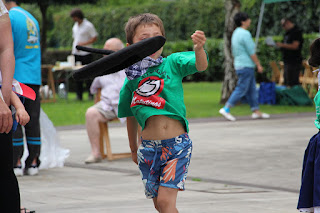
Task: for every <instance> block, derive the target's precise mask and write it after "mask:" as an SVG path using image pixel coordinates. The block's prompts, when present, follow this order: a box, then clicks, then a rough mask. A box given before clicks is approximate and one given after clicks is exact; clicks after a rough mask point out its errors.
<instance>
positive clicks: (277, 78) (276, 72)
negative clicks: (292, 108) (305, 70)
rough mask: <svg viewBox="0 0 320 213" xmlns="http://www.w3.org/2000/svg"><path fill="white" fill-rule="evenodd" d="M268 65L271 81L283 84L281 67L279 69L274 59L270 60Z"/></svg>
mask: <svg viewBox="0 0 320 213" xmlns="http://www.w3.org/2000/svg"><path fill="white" fill-rule="evenodd" d="M269 65H270V67H271V69H272V75H271V81H273V82H275V83H276V84H279V85H283V82H284V78H283V69H281V65H280V69H279V66H278V64H277V62H275V61H270V62H269Z"/></svg>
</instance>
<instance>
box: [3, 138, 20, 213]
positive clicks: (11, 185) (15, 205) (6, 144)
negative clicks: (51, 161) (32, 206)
mask: <svg viewBox="0 0 320 213" xmlns="http://www.w3.org/2000/svg"><path fill="white" fill-rule="evenodd" d="M0 141H1V143H0V171H1V175H0V188H1V192H0V209H1V212H10V213H11V212H12V213H20V193H19V186H18V181H17V178H16V176H15V175H14V173H13V161H12V155H13V149H12V133H11V132H10V133H9V134H5V133H2V134H0Z"/></svg>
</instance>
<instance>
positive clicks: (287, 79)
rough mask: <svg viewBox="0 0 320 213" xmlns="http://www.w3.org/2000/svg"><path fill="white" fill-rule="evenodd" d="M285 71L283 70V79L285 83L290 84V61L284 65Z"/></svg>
mask: <svg viewBox="0 0 320 213" xmlns="http://www.w3.org/2000/svg"><path fill="white" fill-rule="evenodd" d="M283 69H284V71H283V79H284V85H286V86H289V84H288V83H289V71H290V68H289V66H288V63H284V67H283Z"/></svg>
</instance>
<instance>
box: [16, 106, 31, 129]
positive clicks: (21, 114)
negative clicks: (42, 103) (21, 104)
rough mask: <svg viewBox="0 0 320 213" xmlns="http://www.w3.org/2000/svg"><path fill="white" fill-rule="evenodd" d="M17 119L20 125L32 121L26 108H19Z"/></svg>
mask: <svg viewBox="0 0 320 213" xmlns="http://www.w3.org/2000/svg"><path fill="white" fill-rule="evenodd" d="M16 120H17V122H18V123H19V124H20V125H22V126H25V125H26V124H27V123H28V122H29V121H30V116H29V114H28V113H27V111H26V110H25V109H17V112H16Z"/></svg>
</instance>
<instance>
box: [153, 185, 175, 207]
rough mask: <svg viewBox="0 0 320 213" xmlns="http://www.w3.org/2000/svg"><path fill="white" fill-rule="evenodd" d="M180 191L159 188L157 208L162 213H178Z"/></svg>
mask: <svg viewBox="0 0 320 213" xmlns="http://www.w3.org/2000/svg"><path fill="white" fill-rule="evenodd" d="M177 196H178V189H174V188H168V187H163V186H160V187H159V192H158V197H157V199H156V201H157V206H158V208H159V210H160V212H161V213H177V212H178V209H177V207H176V204H177Z"/></svg>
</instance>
